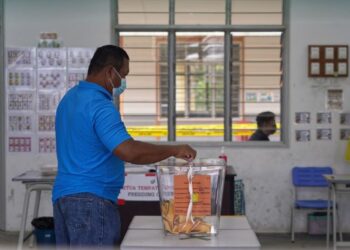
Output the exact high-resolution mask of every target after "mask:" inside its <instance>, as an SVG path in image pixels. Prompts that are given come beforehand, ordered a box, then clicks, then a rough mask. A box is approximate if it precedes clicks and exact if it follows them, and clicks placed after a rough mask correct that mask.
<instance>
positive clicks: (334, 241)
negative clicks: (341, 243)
mask: <svg viewBox="0 0 350 250" xmlns="http://www.w3.org/2000/svg"><path fill="white" fill-rule="evenodd" d="M332 194H333V216H332V217H333V250H336V249H337V205H336V204H337V197H336V191H335V184H332Z"/></svg>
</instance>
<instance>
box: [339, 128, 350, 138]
mask: <svg viewBox="0 0 350 250" xmlns="http://www.w3.org/2000/svg"><path fill="white" fill-rule="evenodd" d="M340 140H350V129H341V130H340Z"/></svg>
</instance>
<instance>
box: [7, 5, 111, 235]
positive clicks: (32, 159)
mask: <svg viewBox="0 0 350 250" xmlns="http://www.w3.org/2000/svg"><path fill="white" fill-rule="evenodd" d="M110 4H111V3H110V0H98V1H96V0H60V1H55V0H30V1H27V0H6V1H5V25H6V26H5V28H6V33H5V46H6V47H10V46H36V45H37V43H38V40H39V34H40V32H57V33H58V34H59V37H60V38H61V39H63V41H64V46H67V47H74V46H77V47H91V48H95V47H97V46H101V45H104V44H109V43H111V10H110ZM55 161H56V159H55V156H54V155H51V156H44V155H35V154H30V155H28V154H18V153H16V154H7V159H6V200H5V202H6V227H5V228H4V229H6V230H9V231H12V230H18V229H19V225H20V219H21V216H22V204H23V199H24V192H25V188H24V185H22V184H20V183H18V182H12V180H11V179H12V178H13V177H14V176H16V175H19V174H20V173H23V172H24V171H26V170H31V169H39V166H41V165H43V164H46V163H50V162H55ZM33 194H34V193H33ZM33 196H34V195H33ZM32 200H34V197H33V199H32ZM5 202H3V201H1V203H2V204H5ZM33 206H34V204H31V208H33ZM30 213H32V211H31V210H30ZM39 214H41V215H51V214H52V206H51V194H50V193H48V192H46V193H44V194H43V195H42V207H41V208H40V211H39ZM28 224H30V221H29V223H28Z"/></svg>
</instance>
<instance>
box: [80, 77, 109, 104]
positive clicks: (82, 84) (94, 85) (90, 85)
mask: <svg viewBox="0 0 350 250" xmlns="http://www.w3.org/2000/svg"><path fill="white" fill-rule="evenodd" d="M78 87H79V88H87V89H95V90H97V91H100V92H102V93H103V94H105V95H106V96H107V97H108V99H110V100H112V95H111V93H109V92H108V91H107V90H106V89H105V88H104V87H102V86H100V85H98V84H97V83H94V82H88V81H79V85H78Z"/></svg>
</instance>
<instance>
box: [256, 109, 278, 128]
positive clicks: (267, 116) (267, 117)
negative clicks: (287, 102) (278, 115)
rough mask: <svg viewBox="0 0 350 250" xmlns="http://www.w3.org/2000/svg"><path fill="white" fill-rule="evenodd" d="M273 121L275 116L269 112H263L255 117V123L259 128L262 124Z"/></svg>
mask: <svg viewBox="0 0 350 250" xmlns="http://www.w3.org/2000/svg"><path fill="white" fill-rule="evenodd" d="M273 120H275V114H274V113H272V112H271V111H265V112H262V113H260V114H258V115H257V117H256V123H257V124H258V127H259V128H260V127H261V126H262V125H264V123H266V122H269V121H273Z"/></svg>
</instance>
